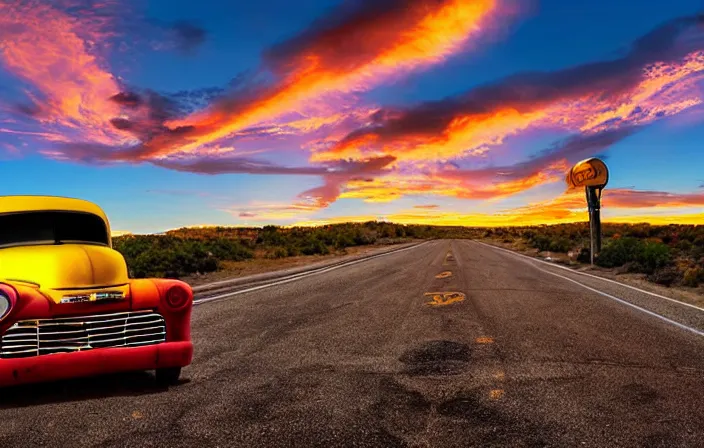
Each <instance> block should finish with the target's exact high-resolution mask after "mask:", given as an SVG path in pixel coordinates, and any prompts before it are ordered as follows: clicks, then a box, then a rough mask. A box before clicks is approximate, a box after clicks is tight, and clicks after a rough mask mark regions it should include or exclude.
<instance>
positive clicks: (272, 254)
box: [266, 246, 289, 259]
mask: <svg viewBox="0 0 704 448" xmlns="http://www.w3.org/2000/svg"><path fill="white" fill-rule="evenodd" d="M288 256H289V255H288V250H287V249H286V248H285V247H281V246H278V247H275V248H274V249H273V250H270V251H269V252H267V253H266V258H272V259H273V258H286V257H288Z"/></svg>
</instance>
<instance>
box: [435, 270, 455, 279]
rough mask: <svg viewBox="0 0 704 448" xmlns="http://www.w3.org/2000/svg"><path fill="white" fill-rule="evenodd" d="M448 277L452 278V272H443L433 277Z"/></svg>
mask: <svg viewBox="0 0 704 448" xmlns="http://www.w3.org/2000/svg"><path fill="white" fill-rule="evenodd" d="M448 277H452V272H450V271H445V272H441V273H439V274H438V275H436V276H435V278H448Z"/></svg>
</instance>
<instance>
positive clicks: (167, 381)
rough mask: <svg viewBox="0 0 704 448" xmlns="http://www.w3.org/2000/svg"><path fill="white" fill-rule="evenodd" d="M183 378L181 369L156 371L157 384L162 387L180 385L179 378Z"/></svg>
mask: <svg viewBox="0 0 704 448" xmlns="http://www.w3.org/2000/svg"><path fill="white" fill-rule="evenodd" d="M180 376H181V368H180V367H168V368H164V369H156V382H157V384H158V385H160V386H173V385H175V384H176V383H178V378H179V377H180Z"/></svg>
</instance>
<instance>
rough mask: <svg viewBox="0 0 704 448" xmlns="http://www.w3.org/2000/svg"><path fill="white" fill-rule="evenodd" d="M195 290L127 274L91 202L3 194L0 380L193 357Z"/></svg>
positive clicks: (171, 376) (160, 371)
mask: <svg viewBox="0 0 704 448" xmlns="http://www.w3.org/2000/svg"><path fill="white" fill-rule="evenodd" d="M192 307H193V291H192V290H191V288H190V286H189V285H188V284H186V283H184V282H181V281H178V280H167V279H130V278H129V275H128V270H127V265H126V263H125V259H124V258H123V256H122V254H120V253H119V252H117V251H116V250H114V249H113V248H112V238H111V233H110V224H109V222H108V219H107V217H106V216H105V213H104V212H103V210H102V209H101V208H100V207H98V206H97V205H95V204H93V203H91V202H88V201H84V200H80V199H72V198H62V197H52V196H0V336H1V337H0V386H10V385H16V384H23V383H34V382H40V381H49V380H60V379H67V378H74V377H85V376H92V375H100V374H106V373H114V372H125V371H134V370H156V380H157V381H158V382H159V383H160V384H163V385H170V384H174V383H176V382H177V381H178V378H179V376H180V374H181V368H182V367H184V366H187V365H189V364H190V363H191V359H192V357H193V344H192V343H191V335H190V320H191V309H192Z"/></svg>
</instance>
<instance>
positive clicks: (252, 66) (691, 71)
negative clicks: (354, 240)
mask: <svg viewBox="0 0 704 448" xmlns="http://www.w3.org/2000/svg"><path fill="white" fill-rule="evenodd" d="M703 80H704V8H703V7H702V3H701V0H669V1H663V0H639V1H638V2H634V1H633V0H591V1H565V0H532V1H531V0H373V1H341V0H307V1H294V0H258V1H254V2H245V1H223V0H199V1H197V2H194V1H192V0H94V1H91V0H42V1H39V0H0V155H1V156H2V165H0V166H1V168H0V173H1V174H2V185H3V187H2V194H48V195H59V196H71V197H79V198H84V199H88V200H91V201H94V202H97V203H98V204H99V205H101V206H102V207H103V208H104V209H105V211H106V212H107V214H108V216H109V217H110V219H111V224H112V227H113V229H115V230H120V231H131V232H135V233H145V232H159V231H163V230H167V229H172V228H177V227H182V226H190V225H210V224H217V225H266V224H278V225H290V224H318V223H321V224H322V223H329V222H345V221H366V220H374V219H377V220H381V219H386V220H390V221H395V222H401V223H423V224H451V225H488V226H497V225H515V224H520V225H524V224H541V223H546V224H550V223H559V222H572V221H579V220H584V219H586V213H585V211H584V209H585V206H586V203H585V200H584V192H583V191H580V192H567V191H566V185H565V181H564V178H565V174H566V172H567V170H568V169H569V167H570V166H572V164H574V163H575V162H577V161H579V160H582V159H585V158H588V157H592V156H598V157H601V158H602V159H603V160H604V161H605V162H606V163H607V164H608V166H609V168H610V171H611V179H610V183H609V186H608V187H607V189H606V191H605V192H604V199H603V216H604V220H605V221H609V220H610V221H615V222H633V221H638V222H641V221H648V222H652V223H658V224H660V223H670V222H672V223H699V224H704V106H703V105H702V102H703V101H704V90H702V89H703V88H704V82H703Z"/></svg>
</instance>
